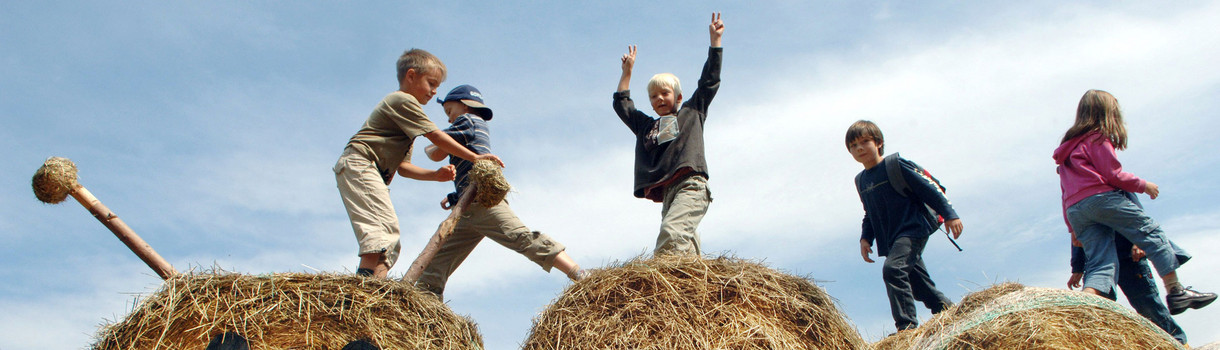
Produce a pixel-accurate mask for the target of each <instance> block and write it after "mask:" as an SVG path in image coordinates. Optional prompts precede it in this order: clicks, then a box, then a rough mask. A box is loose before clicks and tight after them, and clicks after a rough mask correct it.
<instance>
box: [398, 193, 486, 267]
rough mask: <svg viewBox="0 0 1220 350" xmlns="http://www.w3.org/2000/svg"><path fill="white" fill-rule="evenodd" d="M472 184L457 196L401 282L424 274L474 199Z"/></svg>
mask: <svg viewBox="0 0 1220 350" xmlns="http://www.w3.org/2000/svg"><path fill="white" fill-rule="evenodd" d="M475 187H476V186H474V183H473V182H472V183H470V184H468V185H466V189H464V190H462V195H461V196H459V198H458V202H457V204H455V205H454V206H453V208H451V210H450V211H449V217H446V218H445V221H441V224H440V226H439V227H437V228H436V233H434V234H432V238H431V239H429V240H428V244H426V245H424V249H423V250H422V251H420V252H419V256H418V257H416V258H415V261H413V262H411V268H409V269H407V274H406V275H403V276H402V281H403V282H408V283H415V281H417V280H419V277H420V276H422V275H423V274H424V268H425V267H428V264H431V263H432V258H435V257H436V253H437V252H439V251H440V250H441V245H444V244H445V240H446V239H448V238H449V235H450V234H453V229H454V228H455V227H457V222H458V220H460V219H461V218H462V211H464V210H466V207H467V206H469V205H470V202H471V199H473V198H474V192H475Z"/></svg>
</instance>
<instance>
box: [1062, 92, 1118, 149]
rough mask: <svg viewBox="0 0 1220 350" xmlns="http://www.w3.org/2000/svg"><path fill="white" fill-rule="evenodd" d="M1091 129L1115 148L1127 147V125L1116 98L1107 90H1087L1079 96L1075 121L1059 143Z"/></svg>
mask: <svg viewBox="0 0 1220 350" xmlns="http://www.w3.org/2000/svg"><path fill="white" fill-rule="evenodd" d="M1093 131H1097V132H1098V133H1100V134H1101V135H1102V136H1105V137H1106V138H1108V139H1110V143H1112V144H1114V148H1115V149H1120V150H1121V149H1126V148H1127V127H1126V126H1125V125H1124V124H1123V112H1122V110H1121V109H1120V108H1119V107H1118V99H1116V98H1114V95H1111V94H1110V93H1109V92H1105V91H1101V90H1089V91H1086V92H1085V93H1084V96H1082V97H1080V105H1078V106H1076V123H1075V124H1073V125H1072V127H1071V128H1069V129H1068V131H1067V133H1065V134H1064V135H1063V140H1062V141H1059V143H1061V144H1062V143H1064V142H1068V140H1071V139H1073V138H1076V137H1077V136H1080V135H1084V134H1087V133H1089V132H1093Z"/></svg>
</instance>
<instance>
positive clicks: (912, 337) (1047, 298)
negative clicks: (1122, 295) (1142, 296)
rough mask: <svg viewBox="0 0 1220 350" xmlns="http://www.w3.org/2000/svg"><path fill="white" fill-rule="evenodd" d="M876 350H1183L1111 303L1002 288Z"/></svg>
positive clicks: (1078, 294)
mask: <svg viewBox="0 0 1220 350" xmlns="http://www.w3.org/2000/svg"><path fill="white" fill-rule="evenodd" d="M874 348H875V349H878V350H888V349H920V350H925V349H937V350H940V349H953V350H956V349H1182V346H1181V344H1179V343H1178V342H1177V341H1176V340H1174V339H1173V337H1171V336H1170V335H1169V334H1166V333H1165V332H1164V331H1162V330H1161V329H1160V328H1158V327H1157V326H1156V325H1155V324H1153V323H1152V322H1149V321H1148V320H1147V319H1145V318H1144V317H1142V316H1140V315H1138V314H1136V313H1135V312H1134V311H1131V310H1129V309H1127V308H1125V307H1123V306H1122V305H1119V304H1117V303H1115V302H1113V301H1111V300H1108V299H1105V298H1101V297H1098V296H1094V295H1092V294H1086V293H1083V292H1073V291H1069V290H1062V289H1050V288H1034V287H1025V286H1022V285H1020V284H1017V283H1003V284H1000V285H996V286H993V287H991V288H988V289H985V290H983V291H980V292H976V293H973V294H970V295H968V296H966V297H965V298H962V302H961V303H960V304H958V305H957V306H954V307H952V308H950V309H948V310H945V311H944V312H941V313H940V314H938V315H936V316H934V317H933V318H932V319H931V320H929V321H928V322H927V323H925V324H923V325H922V326H920V327H919V328H916V329H914V330H909V331H902V332H898V333H897V334H895V335H892V336H890V337H888V338H885V339H882V340H881V341H880V342H878V343H877V344H875V345H874Z"/></svg>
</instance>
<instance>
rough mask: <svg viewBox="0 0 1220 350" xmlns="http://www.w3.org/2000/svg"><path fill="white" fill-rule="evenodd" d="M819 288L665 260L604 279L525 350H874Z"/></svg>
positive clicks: (545, 321)
mask: <svg viewBox="0 0 1220 350" xmlns="http://www.w3.org/2000/svg"><path fill="white" fill-rule="evenodd" d="M867 347H868V343H866V342H864V340H863V339H862V338H861V337H860V334H859V332H857V331H856V329H855V327H853V326H852V325H851V324H850V323H849V322H848V320H847V318H846V317H845V316H844V315H843V314H842V313H841V312H840V311H839V308H838V307H837V306H836V305H835V300H834V299H832V298H831V297H830V296H829V295H827V294H826V292H825V291H823V290H822V289H821V288H819V287H818V286H817V285H815V284H813V283H812V282H811V281H810V280H808V279H806V278H802V277H797V276H792V275H787V274H783V273H780V272H778V271H776V270H773V269H771V268H768V267H766V266H763V265H761V264H759V263H755V262H749V261H745V260H741V259H737V258H731V257H719V258H716V259H703V258H701V257H697V256H681V255H662V256H660V257H656V258H653V259H648V260H643V258H637V259H634V260H631V261H628V262H626V263H623V264H622V265H621V266H617V267H611V268H608V269H604V270H597V271H594V272H593V273H592V274H591V275H589V276H588V277H586V278H585V279H583V280H581V281H580V282H577V283H575V284H573V285H572V286H569V287H568V288H567V289H566V290H564V292H563V295H561V296H560V297H559V298H558V299H556V301H555V302H554V303H553V304H551V305H550V306H549V307H548V308H547V309H546V310H545V311H543V313H542V314H541V315H540V316H539V317H538V318H536V319H535V320H534V326H533V329H532V330H531V334H530V336H529V337H528V339H526V341H525V344H524V346H523V349H527V350H535V349H865V348H867Z"/></svg>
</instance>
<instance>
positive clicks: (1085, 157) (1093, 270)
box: [1054, 90, 1216, 315]
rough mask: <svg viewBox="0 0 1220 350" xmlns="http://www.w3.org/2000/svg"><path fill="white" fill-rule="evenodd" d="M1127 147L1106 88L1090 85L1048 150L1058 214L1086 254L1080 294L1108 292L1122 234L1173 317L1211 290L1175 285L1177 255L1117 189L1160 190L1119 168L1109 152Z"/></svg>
mask: <svg viewBox="0 0 1220 350" xmlns="http://www.w3.org/2000/svg"><path fill="white" fill-rule="evenodd" d="M1125 148H1127V129H1126V127H1125V126H1124V125H1123V116H1122V112H1121V111H1120V110H1119V107H1118V100H1117V99H1115V98H1114V95H1111V94H1110V93H1108V92H1105V91H1101V90H1089V91H1088V92H1085V94H1084V97H1081V98H1080V104H1079V106H1077V108H1076V123H1075V124H1074V125H1072V127H1071V128H1070V129H1068V131H1067V133H1066V134H1064V135H1063V141H1061V144H1060V145H1059V148H1057V149H1055V154H1054V159H1055V164H1058V165H1059V167H1058V168H1057V169H1056V171H1057V172H1058V173H1059V185H1060V187H1061V189H1062V190H1063V213H1064V215H1063V217H1064V219H1065V220H1066V221H1067V223H1068V231H1069V232H1071V233H1072V242H1073V244H1074V245H1075V244H1079V245H1081V246H1082V247H1084V251H1085V276H1084V287H1085V288H1084V291H1085V292H1089V293H1093V294H1098V295H1101V294H1104V293H1110V292H1111V291H1112V290H1113V288H1114V283H1115V282H1114V281H1115V279H1114V278H1115V269H1116V267H1117V265H1118V255H1117V253H1116V252H1115V250H1114V249H1115V248H1114V234H1116V233H1117V234H1121V235H1123V237H1126V238H1127V240H1130V241H1131V242H1132V243H1134V244H1135V245H1137V246H1139V247H1140V249H1143V250H1144V251H1145V252H1146V253H1147V256H1148V258H1149V260H1152V265H1153V266H1154V267H1156V270H1157V274H1159V275H1161V280H1162V281H1163V282H1164V284H1165V291H1166V292H1167V295H1166V296H1165V302H1166V304H1168V306H1169V312H1170V313H1171V314H1174V315H1177V314H1180V313H1182V312H1183V311H1186V309H1192V308H1193V309H1198V308H1202V307H1204V306H1207V305H1208V304H1211V302H1212V301H1214V300H1216V294H1215V293H1200V292H1196V291H1194V290H1193V289H1191V287H1183V286H1182V284H1181V283H1180V282H1178V275H1177V272H1176V270H1177V268H1178V260H1177V258H1176V256H1175V255H1174V250H1173V247H1172V246H1171V245H1170V243H1169V240H1168V239H1167V238H1166V237H1165V235H1164V232H1162V231H1161V226H1160V224H1157V222H1156V221H1154V220H1153V219H1152V218H1151V217H1149V216H1148V215H1147V214H1145V213H1144V210H1143V209H1142V208H1140V207H1139V206H1138V205H1136V204H1135V203H1134V202H1132V201H1131V200H1130V199H1127V197H1126V196H1125V195H1124V194H1123V191H1126V192H1135V193H1146V194H1148V196H1149V197H1150V198H1152V199H1156V197H1157V196H1158V195H1159V194H1160V189H1159V188H1158V187H1157V185H1156V184H1154V183H1152V182H1149V181H1146V180H1143V179H1140V178H1139V177H1137V176H1135V175H1133V174H1131V173H1128V172H1124V171H1123V167H1122V164H1121V163H1119V162H1118V158H1117V157H1116V156H1115V154H1114V150H1115V149H1120V150H1121V149H1125Z"/></svg>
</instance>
